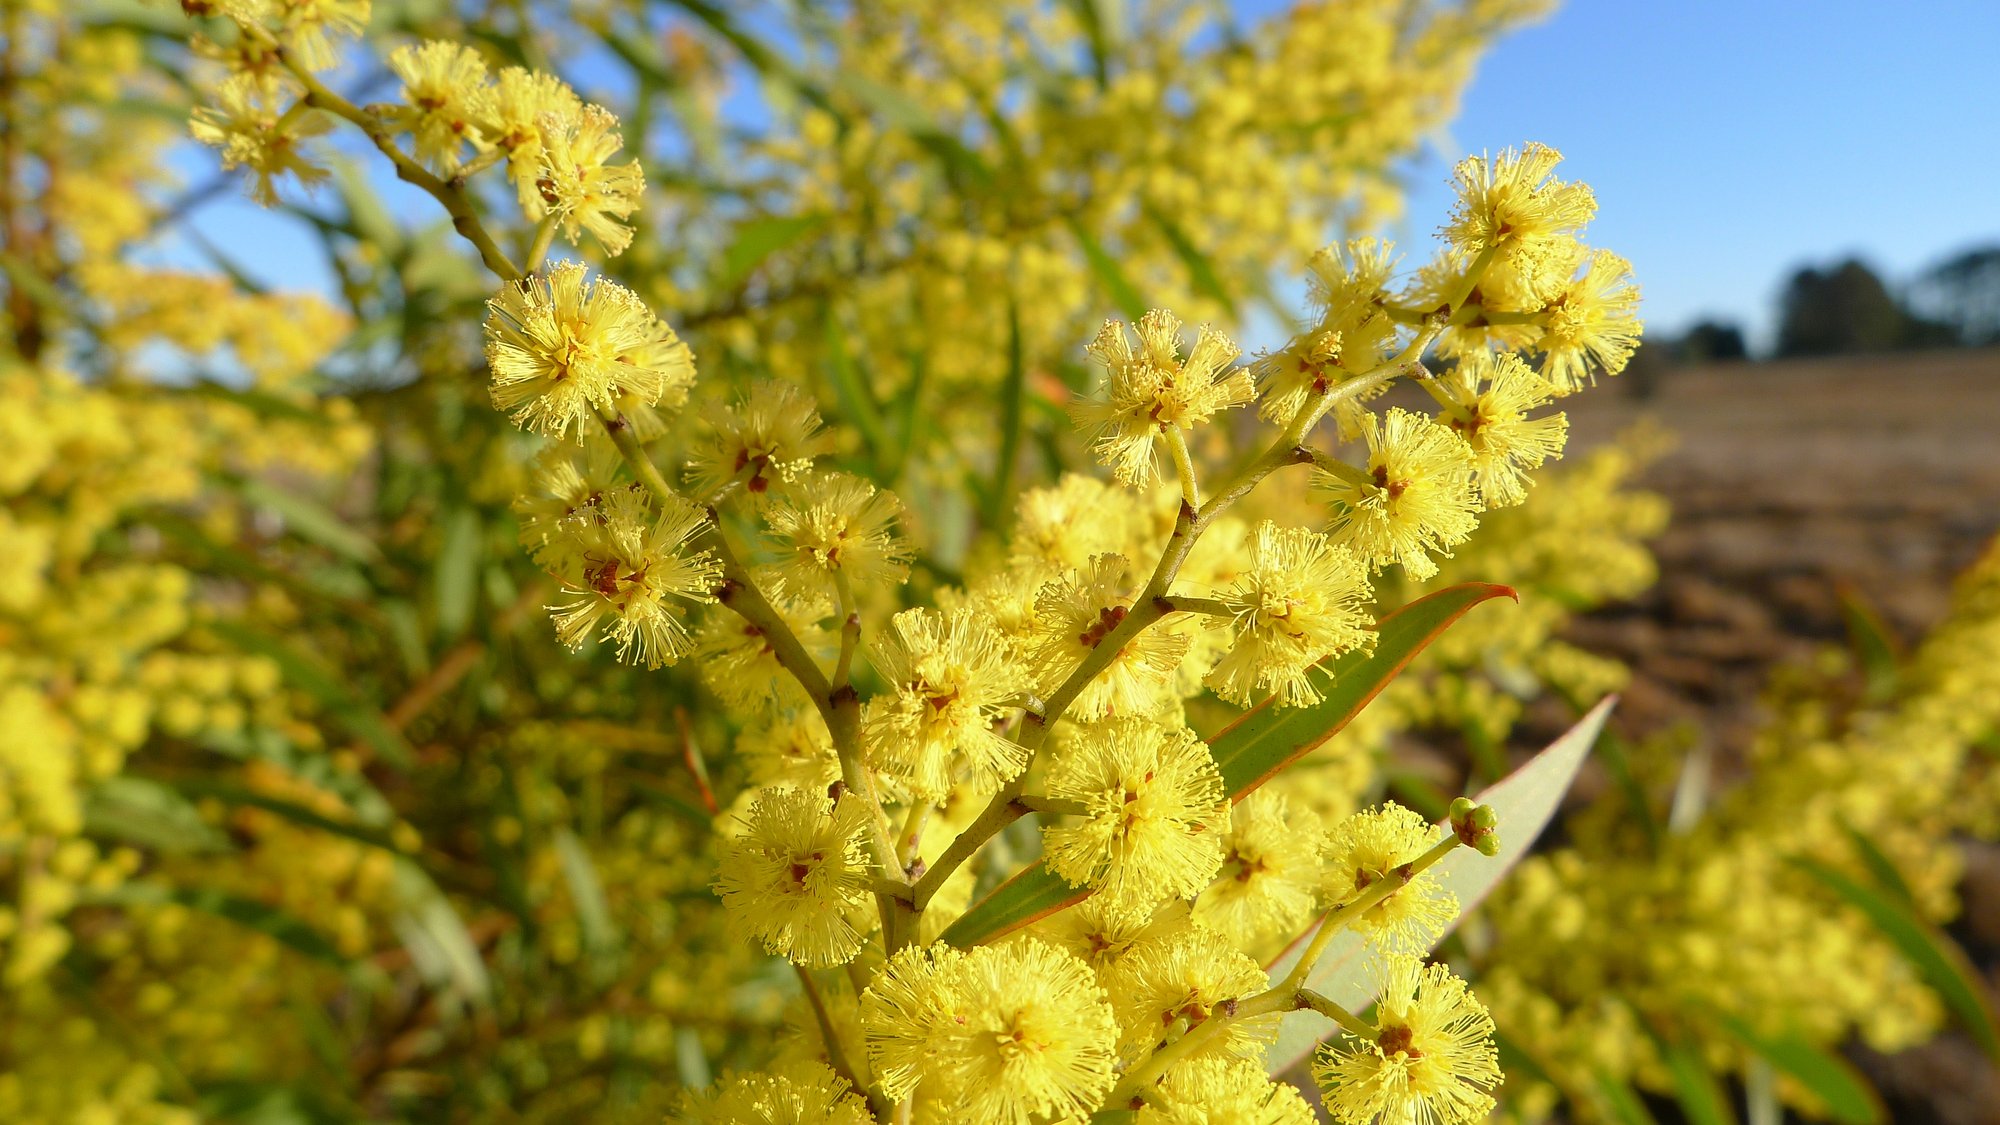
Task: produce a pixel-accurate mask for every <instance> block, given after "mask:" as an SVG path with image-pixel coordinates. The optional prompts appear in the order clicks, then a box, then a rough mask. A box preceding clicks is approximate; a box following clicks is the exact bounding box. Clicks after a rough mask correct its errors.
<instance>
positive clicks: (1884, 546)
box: [1564, 350, 2000, 760]
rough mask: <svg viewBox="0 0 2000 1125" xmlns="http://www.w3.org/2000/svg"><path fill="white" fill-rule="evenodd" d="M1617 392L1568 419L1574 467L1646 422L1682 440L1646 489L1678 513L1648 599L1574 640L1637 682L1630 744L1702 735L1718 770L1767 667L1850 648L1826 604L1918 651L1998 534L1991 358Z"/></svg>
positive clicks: (1778, 367)
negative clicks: (1688, 723) (1678, 732)
mask: <svg viewBox="0 0 2000 1125" xmlns="http://www.w3.org/2000/svg"><path fill="white" fill-rule="evenodd" d="M1622 389H1623V388H1621V387H1620V384H1619V382H1618V380H1613V381H1611V383H1610V384H1609V385H1608V386H1606V387H1602V388H1600V390H1599V391H1598V392H1597V393H1594V394H1584V395H1579V396H1577V397H1575V398H1572V399H1570V400H1569V401H1568V402H1566V403H1565V404H1564V406H1565V408H1567V409H1568V410H1569V414H1570V424H1571V439H1570V444H1571V448H1572V449H1573V450H1579V451H1580V450H1582V449H1587V448H1589V447H1590V446H1592V445H1596V444H1599V443H1602V442H1605V441H1609V440H1611V439H1612V438H1613V437H1615V436H1616V435H1617V434H1618V433H1620V432H1621V431H1623V430H1625V429H1626V428H1628V427H1630V426H1633V425H1636V424H1641V423H1642V422H1643V423H1649V424H1652V425H1656V426H1658V427H1659V428H1661V429H1664V430H1665V431H1667V432H1668V433H1669V434H1670V435H1671V436H1672V438H1673V439H1674V442H1675V444H1674V446H1673V448H1672V449H1671V451H1670V452H1668V453H1667V454H1666V455H1665V456H1664V457H1662V458H1661V459H1660V460H1659V461H1658V462H1657V463H1655V464H1654V465H1652V466H1651V467H1650V468H1649V469H1648V470H1647V471H1646V473H1645V474H1644V475H1643V476H1642V477H1641V480H1640V483H1641V484H1643V485H1644V486H1645V487H1648V488H1652V489H1654V490H1657V491H1659V492H1661V493H1663V494H1664V495H1665V496H1666V497H1667V499H1668V500H1669V501H1670V502H1671V503H1672V505H1673V522H1672V523H1671V524H1670V525H1669V528H1668V530H1667V532H1666V534H1665V535H1664V536H1663V537H1662V538H1661V539H1660V540H1659V542H1658V543H1656V544H1655V550H1656V553H1657V554H1658V556H1659V560H1660V572H1661V579H1660V583H1659V585H1658V586H1656V587H1655V588H1654V589H1653V590H1651V591H1649V592H1648V593H1647V594H1646V595H1644V596H1643V597H1641V598H1640V599H1639V600H1638V601H1637V602H1636V603H1634V604H1631V605H1628V606H1621V607H1616V608H1613V609H1610V610H1607V611H1604V612H1600V613H1597V614H1593V615H1591V616H1590V617H1588V618H1586V619H1584V620H1582V621H1579V622H1578V623H1577V624H1576V627H1575V628H1574V630H1573V631H1572V633H1571V636H1572V639H1574V640H1576V641H1577V642H1579V643H1581V644H1583V645H1584V646H1586V647H1588V648H1592V649H1595V650H1597V651H1601V652H1605V653H1607V654H1609V655H1614V656H1617V657H1619V658H1621V659H1624V660H1625V661H1627V662H1628V663H1629V664H1631V665H1632V666H1633V667H1634V669H1635V670H1636V671H1637V673H1638V674H1637V677H1636V682H1635V683H1634V685H1633V690H1632V691H1631V692H1630V693H1628V695H1627V697H1626V700H1625V703H1624V706H1623V707H1622V708H1621V710H1622V711H1623V712H1624V718H1625V720H1626V722H1627V723H1628V725H1629V727H1630V728H1631V729H1634V730H1644V729H1647V728H1649V727H1653V726H1655V725H1656V724H1658V723H1660V722H1661V721H1671V720H1673V719H1678V718H1691V719H1695V720H1697V721H1699V722H1701V723H1702V725H1703V726H1704V727H1706V728H1707V729H1708V730H1709V732H1710V733H1711V734H1712V735H1713V736H1714V737H1715V738H1716V739H1717V742H1718V744H1719V745H1718V749H1720V750H1722V751H1723V755H1724V759H1725V760H1728V759H1729V758H1730V757H1732V756H1733V755H1732V754H1731V752H1732V751H1735V750H1740V749H1741V747H1742V746H1743V744H1744V742H1745V740H1746V739H1747V738H1748V736H1749V734H1750V732H1751V731H1752V730H1753V729H1754V726H1755V723H1756V719H1757V716H1756V707H1755V700H1756V696H1757V693H1758V691H1759V690H1760V689H1761V687H1762V685H1763V683H1764V680H1765V673H1766V672H1767V670H1768V669H1769V668H1770V667H1771V665H1772V664H1773V663H1774V662H1778V661H1784V660H1790V659H1796V658H1802V657H1804V656H1806V655H1808V654H1810V653H1811V652H1812V651H1813V650H1814V649H1815V648H1816V647H1818V646H1819V645H1822V644H1825V643H1827V642H1829V641H1835V642H1837V641H1839V640H1840V639H1841V638H1842V637H1844V636H1845V626H1844V624H1843V619H1842V615H1841V610H1840V605H1839V602H1838V600H1837V591H1839V590H1840V589H1841V588H1842V587H1843V586H1846V587H1848V588H1851V589H1852V590H1854V591H1855V592H1856V593H1858V594H1859V596H1860V597H1861V598H1862V599H1863V600H1864V601H1865V602H1866V603H1867V604H1870V605H1872V606H1874V607H1875V608H1876V609H1877V610H1878V611H1879V612H1880V614H1881V615H1882V617H1883V618H1884V619H1885V620H1886V622H1887V623H1888V625H1889V626H1890V628H1891V629H1892V631H1893V632H1894V633H1895V634H1897V635H1898V636H1900V637H1901V638H1903V639H1904V640H1906V641H1913V640H1915V639H1916V638H1918V637H1920V636H1921V635H1922V633H1923V631H1924V629H1926V628H1927V627H1928V626H1929V625H1930V624H1931V623H1932V622H1934V621H1935V620H1937V618H1938V617H1939V616H1940V615H1942V614H1943V612H1944V610H1945V607H1946V603H1947V598H1948V595H1949V592H1950V588H1951V580H1952V578H1953V576H1955V575H1956V574H1957V573H1958V572H1959V571H1961V570H1962V569H1964V568H1965V567H1966V566H1967V565H1968V564H1969V563H1971V562H1972V560H1973V559H1974V558H1975V557H1976V556H1977V555H1978V553H1979V551H1980V549H1981V548H1982V546H1983V545H1984V544H1985V543H1986V542H1988V541H1989V540H1990V539H1992V538H1993V536H1994V535H1995V534H1996V533H2000V350H1981V351H1954V352H1927V353H1919V354H1914V355H1901V356H1857V357H1839V358H1830V359H1819V360H1797V361H1787V362H1782V363H1766V364H1748V363H1738V364H1728V365H1718V366H1713V367H1706V368H1691V369H1681V370H1671V371H1667V372H1664V373H1662V374H1661V375H1660V376H1659V378H1658V382H1657V384H1656V387H1655V393H1654V394H1653V395H1652V396H1651V397H1648V398H1643V399H1642V398H1638V397H1634V396H1633V395H1631V394H1629V393H1622V394H1621V393H1619V392H1620V391H1621V390H1622ZM1607 392H1609V393H1607Z"/></svg>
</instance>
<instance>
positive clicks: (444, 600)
mask: <svg viewBox="0 0 2000 1125" xmlns="http://www.w3.org/2000/svg"><path fill="white" fill-rule="evenodd" d="M484 532H485V529H484V528H483V527H482V526H481V525H480V522H479V512H478V511H477V510H476V509H474V508H472V507H471V506H470V505H466V506H462V507H455V508H453V509H451V511H450V512H449V513H448V514H447V515H446V516H445V520H444V541H443V542H442V543H441V544H439V546H438V559H437V569H436V570H435V571H433V572H432V580H433V581H434V582H435V583H436V595H437V629H438V636H439V637H440V638H441V639H443V640H446V641H455V640H457V639H458V638H459V637H461V636H463V635H464V634H465V630H466V629H467V627H469V626H470V625H471V624H472V610H473V608H474V606H475V605H476V604H477V603H478V601H479V564H480V562H481V561H482V558H483V556H484V555H485V542H484Z"/></svg>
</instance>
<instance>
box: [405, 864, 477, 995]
mask: <svg viewBox="0 0 2000 1125" xmlns="http://www.w3.org/2000/svg"><path fill="white" fill-rule="evenodd" d="M392 885H393V886H394V887H395V891H396V897H397V898H398V899H399V900H401V902H402V903H403V910H402V912H401V913H399V914H398V915H396V917H395V918H394V919H393V924H394V926H395V927H396V936H397V937H398V938H400V939H401V940H402V942H403V948H404V949H405V950H408V951H409V954H410V962H411V964H413V965H415V966H416V968H417V972H418V973H419V974H421V975H422V976H423V978H424V980H425V982H426V983H428V984H430V985H431V986H432V987H434V988H449V989H451V990H453V991H455V992H456V993H458V995H460V996H463V997H465V998H466V999H468V1000H473V1001H476V1002H483V1001H484V1000H485V999H486V998H487V997H488V996H490V995H491V994H492V987H493V986H492V982H491V980H490V979H489V978H488V977H487V974H486V962H485V960H484V959H483V958H481V957H480V955H479V945H478V943H476V942H474V941H473V940H472V933H471V931H470V930H468V929H466V926H465V920H464V919H463V918H460V917H459V916H458V910H457V908H455V907H454V906H452V904H451V900H450V899H449V898H447V897H445V894H444V892H443V891H441V890H439V889H438V886H437V884H436V883H434V882H432V881H431V878H430V876H429V875H428V874H426V873H425V872H424V870H423V869H422V868H420V867H418V866H417V865H416V864H414V863H411V862H409V861H407V860H399V861H398V862H397V864H396V867H395V874H394V881H393V884H392Z"/></svg>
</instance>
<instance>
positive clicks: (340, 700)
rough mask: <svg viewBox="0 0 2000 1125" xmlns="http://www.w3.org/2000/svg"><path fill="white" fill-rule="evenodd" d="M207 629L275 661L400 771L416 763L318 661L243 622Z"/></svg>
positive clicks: (383, 721)
mask: <svg viewBox="0 0 2000 1125" xmlns="http://www.w3.org/2000/svg"><path fill="white" fill-rule="evenodd" d="M208 627H209V628H210V629H212V630H214V631H215V632H216V633H217V634H218V635H220V636H221V637H222V638H223V639H224V640H226V641H228V642H229V643H230V644H232V645H234V646H236V647H238V648H242V649H248V650H249V651H251V652H255V653H260V654H262V655H264V656H268V657H270V658H271V659H272V660H273V661H276V662H277V665H278V667H279V669H280V670H281V671H283V673H284V676H285V682H286V683H288V684H291V685H292V686H293V687H295V688H298V689H299V690H300V691H303V692H305V693H306V694H308V695H310V696H312V697H313V698H315V699H317V700H319V702H320V704H321V705H322V706H324V707H325V708H326V710H327V714H328V716H329V717H330V718H332V719H333V721H334V722H336V723H339V724H340V725H341V726H343V727H346V728H347V731H348V733H350V734H352V735H353V736H354V737H356V738H359V739H361V740H362V741H363V742H366V743H367V744H368V745H369V746H371V747H373V748H374V750H375V752H376V753H377V754H380V755H381V756H382V760H383V761H385V762H388V763H389V764H390V765H392V766H396V767H398V768H401V769H408V768H409V767H410V765H411V763H412V762H413V761H414V755H413V754H412V752H411V750H410V744H409V743H408V742H406V741H404V739H403V736H402V735H401V734H400V733H398V732H397V730H396V728H395V727H394V726H391V725H390V723H389V720H388V718H387V717H386V716H385V715H383V714H382V712H380V711H378V710H376V709H375V708H374V707H373V706H371V705H369V704H367V703H364V702H362V701H361V700H360V699H359V698H357V697H356V696H355V695H354V693H353V692H351V691H349V690H347V688H346V686H345V685H343V684H341V683H340V682H339V681H338V680H335V679H334V677H333V673H331V672H329V671H327V670H326V668H325V667H323V666H322V665H321V664H320V663H319V662H318V661H315V660H313V659H312V658H311V657H309V656H307V655H305V654H304V653H302V652H300V651H299V650H298V649H296V648H293V647H292V646H291V645H290V644H289V643H287V642H285V641H283V640H280V639H279V638H277V637H273V636H271V635H269V634H268V633H264V632H260V631H259V630H257V629H254V628H251V627H250V626H248V625H245V624H243V623H242V622H240V621H214V622H210V623H209V626H208Z"/></svg>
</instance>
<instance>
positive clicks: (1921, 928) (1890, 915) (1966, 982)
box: [1792, 857, 2000, 1059]
mask: <svg viewBox="0 0 2000 1125" xmlns="http://www.w3.org/2000/svg"><path fill="white" fill-rule="evenodd" d="M1792 862H1793V863H1794V864H1797V865H1798V866H1799V868H1800V869H1802V870H1804V871H1805V872H1806V873H1808V874H1810V875H1811V876H1812V877H1813V878H1815V879H1818V880H1819V881H1820V882H1821V883H1824V884H1825V885H1826V886H1827V888H1828V889H1830V890H1832V891H1833V892H1834V893H1835V894H1837V895H1839V896H1840V897H1841V898H1843V899H1846V900H1847V902H1848V904H1849V905H1850V906H1853V907H1854V908H1855V909H1857V910H1859V911H1860V912H1861V913H1862V914H1863V915H1864V916H1866V917H1867V919H1868V920H1869V921H1870V922H1872V923H1874V925H1875V928H1876V929H1877V930H1879V931H1881V933H1882V936H1883V937H1886V938H1888V939H1889V941H1890V942H1892V943H1893V944H1894V945H1895V946H1896V948H1897V949H1899V950H1901V951H1902V953H1903V956H1904V957H1905V958H1906V959H1908V960H1909V962H1910V964H1911V965H1912V966H1913V967H1915V968H1916V970H1917V971H1918V973H1920V974H1922V976H1923V978H1924V981H1925V983H1927V984H1929V985H1930V986H1931V988H1932V989H1933V990H1935V991H1936V992H1937V994H1938V996H1939V997H1940V998H1941V999H1943V1000H1944V1002H1945V1006H1946V1007H1949V1008H1950V1009H1951V1010H1952V1013H1953V1014H1954V1015H1956V1016H1957V1017H1958V1020H1959V1022H1960V1023H1962V1024H1964V1025H1965V1029H1966V1030H1967V1031H1969V1032H1971V1033H1972V1037H1973V1038H1974V1039H1975V1040H1977V1041H1978V1042H1979V1046H1980V1047H1981V1048H1982V1049H1983V1050H1985V1052H1986V1053H1987V1054H1988V1055H1990V1056H1992V1057H1993V1058H1995V1059H2000V1030H1996V1024H1995V1020H1994V1017H1993V1008H1992V1004H1991V1001H1990V1000H1988V998H1987V995H1986V987H1985V985H1984V984H1983V983H1982V982H1981V980H1980V976H1979V971H1978V970H1977V969H1975V968H1973V967H1972V963H1971V962H1970V961H1969V960H1967V958H1966V956H1965V951H1964V950H1962V949H1960V948H1959V947H1958V945H1957V943H1955V942H1953V941H1952V940H1951V939H1950V938H1948V937H1946V936H1945V935H1943V934H1941V933H1939V932H1938V931H1937V930H1936V929H1935V928H1934V927H1932V926H1931V925H1929V924H1928V923H1926V922H1924V921H1923V920H1922V919H1921V918H1918V917H1917V916H1916V915H1914V914H1912V913H1910V912H1909V911H1907V910H1905V909H1903V908H1902V907H1901V906H1899V905H1897V903H1896V901H1895V900H1894V899H1892V898H1890V897H1889V896H1888V895H1886V894H1884V893H1882V892H1881V891H1877V890H1875V889H1874V888H1872V887H1866V886H1863V885H1862V884H1860V883H1857V882H1855V881H1854V880H1853V879H1850V878H1848V877H1847V876H1846V875H1845V874H1843V873H1841V872H1839V871H1835V870H1834V869H1833V868H1831V867H1828V866H1827V865H1825V864H1823V863H1821V862H1819V861H1818V860H1815V859H1808V858H1805V857H1795V858H1794V859H1793V860H1792Z"/></svg>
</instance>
